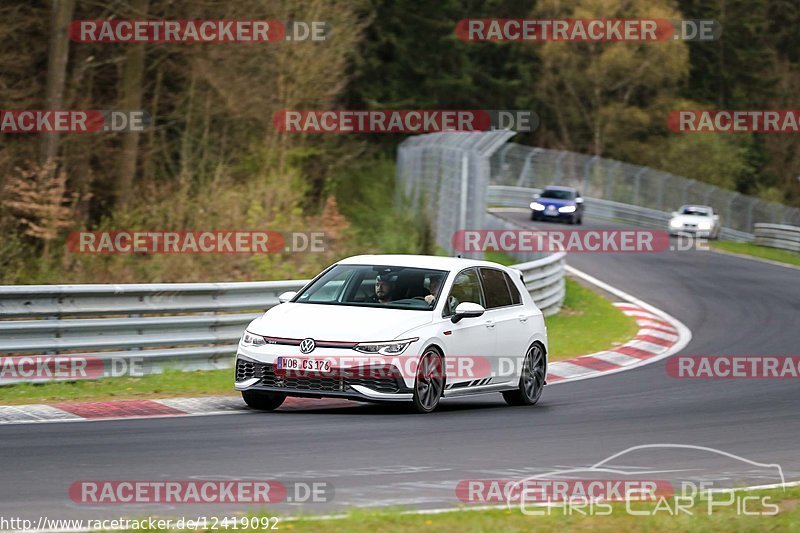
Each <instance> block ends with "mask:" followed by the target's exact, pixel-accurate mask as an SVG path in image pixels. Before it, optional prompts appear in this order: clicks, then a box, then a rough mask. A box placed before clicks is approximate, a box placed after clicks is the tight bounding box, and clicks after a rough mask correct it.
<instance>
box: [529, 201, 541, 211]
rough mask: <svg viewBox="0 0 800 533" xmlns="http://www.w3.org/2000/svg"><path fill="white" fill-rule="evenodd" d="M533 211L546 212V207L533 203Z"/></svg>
mask: <svg viewBox="0 0 800 533" xmlns="http://www.w3.org/2000/svg"><path fill="white" fill-rule="evenodd" d="M531 209H533V210H534V211H544V206H543V205H542V204H540V203H539V202H531Z"/></svg>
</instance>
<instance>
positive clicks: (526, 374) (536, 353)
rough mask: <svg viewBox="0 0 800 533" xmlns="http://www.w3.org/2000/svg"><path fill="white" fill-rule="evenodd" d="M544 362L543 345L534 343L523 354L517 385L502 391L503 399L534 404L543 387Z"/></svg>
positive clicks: (510, 402)
mask: <svg viewBox="0 0 800 533" xmlns="http://www.w3.org/2000/svg"><path fill="white" fill-rule="evenodd" d="M545 365H546V362H545V357H544V347H543V346H542V345H541V344H539V343H538V342H537V343H534V344H533V345H532V346H531V347H530V348H529V349H528V353H527V354H525V361H524V362H523V363H522V372H520V377H519V387H518V388H517V389H516V390H512V391H507V392H504V393H503V399H504V400H505V401H506V403H507V404H509V405H534V404H535V403H536V402H538V401H539V398H540V397H541V396H542V390H543V389H544V377H545V372H546V368H545Z"/></svg>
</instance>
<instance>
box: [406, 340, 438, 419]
mask: <svg viewBox="0 0 800 533" xmlns="http://www.w3.org/2000/svg"><path fill="white" fill-rule="evenodd" d="M443 392H444V358H443V357H442V354H440V353H439V352H438V351H437V350H436V349H435V348H428V349H427V350H425V353H423V354H422V357H420V358H419V364H418V365H417V376H416V378H415V379H414V395H413V401H414V409H415V410H416V411H417V412H418V413H430V412H431V411H433V410H435V409H436V407H437V406H438V405H439V400H441V399H442V393H443Z"/></svg>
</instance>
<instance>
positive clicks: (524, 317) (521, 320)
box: [517, 315, 528, 323]
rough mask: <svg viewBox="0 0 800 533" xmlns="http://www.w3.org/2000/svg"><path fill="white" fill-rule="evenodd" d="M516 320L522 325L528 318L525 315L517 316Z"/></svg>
mask: <svg viewBox="0 0 800 533" xmlns="http://www.w3.org/2000/svg"><path fill="white" fill-rule="evenodd" d="M517 318H519V321H520V322H523V323H524V322H527V321H528V317H526V316H525V315H519V316H518V317H517Z"/></svg>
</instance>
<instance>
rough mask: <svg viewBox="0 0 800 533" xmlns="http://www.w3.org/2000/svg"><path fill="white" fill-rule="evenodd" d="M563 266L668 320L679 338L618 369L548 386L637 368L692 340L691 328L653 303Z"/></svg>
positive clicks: (622, 298) (674, 352)
mask: <svg viewBox="0 0 800 533" xmlns="http://www.w3.org/2000/svg"><path fill="white" fill-rule="evenodd" d="M564 268H565V269H566V271H567V272H569V273H570V274H572V275H573V276H577V277H579V278H581V279H582V280H584V281H586V282H587V283H591V284H592V285H594V286H595V287H598V288H600V289H602V290H604V291H606V292H608V293H610V294H613V295H614V296H616V297H617V298H619V299H621V300H625V301H626V302H629V303H632V304H634V305H636V306H639V307H641V308H642V309H645V310H646V311H649V312H650V313H652V314H654V315H655V316H656V318H657V319H659V320H664V321H666V322H668V323H669V324H671V325H672V327H674V328H675V330H676V331H677V334H678V337H679V339H678V341H677V342H676V343H675V344H673V345H672V346H671V347H669V348H667V349H666V351H665V352H663V353H660V354H658V355H654V356H653V357H649V358H647V359H642V360H641V361H639V362H638V363H636V364H632V365H627V366H623V367H620V368H619V369H614V370H607V371H605V372H596V373H594V374H589V375H586V376H575V377H571V378H570V379H565V380H563V381H561V380H559V381H554V382H553V383H548V385H547V386H548V387H555V386H558V385H565V384H568V383H575V382H576V381H581V380H584V379H594V378H598V377H601V376H608V375H610V374H616V373H618V372H626V371H628V370H631V369H634V368H638V367H640V366H644V365H648V364H650V363H654V362H656V361H660V360H661V359H666V358H667V357H670V356H671V355H674V354H676V353H678V352H680V351H681V350H683V349H684V348H685V347H686V345H687V344H689V342H690V341H691V340H692V332H691V330H690V329H689V328H688V327H686V325H685V324H684V323H683V322H681V321H680V320H678V319H677V318H675V317H674V316H672V315H670V314H668V313H667V312H665V311H662V310H661V309H659V308H657V307H655V306H653V305H650V304H649V303H647V302H644V301H642V300H640V299H638V298H636V297H635V296H633V295H631V294H628V293H627V292H625V291H623V290H621V289H618V288H617V287H614V286H613V285H609V284H608V283H606V282H604V281H601V280H599V279H597V278H595V277H594V276H591V275H589V274H587V273H585V272H583V271H581V270H578V269H577V268H575V267H573V266H570V265H564ZM651 324H653V323H652V322H651ZM662 327H663V326H662ZM635 343H646V344H647V345H649V346H651V347H652V346H656V345H654V344H651V343H649V342H647V341H635ZM635 343H634V346H636V344H635ZM659 348H664V347H663V346H659ZM556 375H558V374H556Z"/></svg>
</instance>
